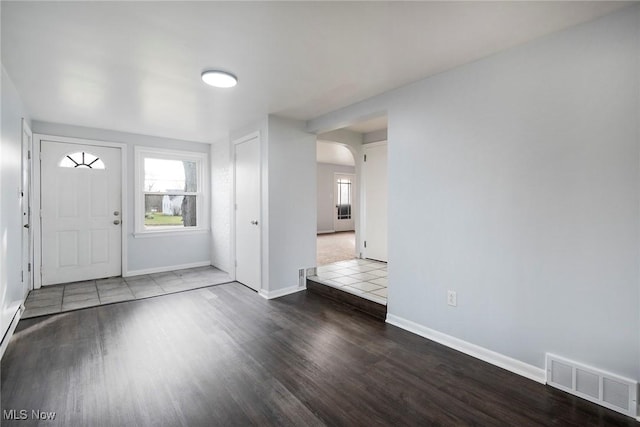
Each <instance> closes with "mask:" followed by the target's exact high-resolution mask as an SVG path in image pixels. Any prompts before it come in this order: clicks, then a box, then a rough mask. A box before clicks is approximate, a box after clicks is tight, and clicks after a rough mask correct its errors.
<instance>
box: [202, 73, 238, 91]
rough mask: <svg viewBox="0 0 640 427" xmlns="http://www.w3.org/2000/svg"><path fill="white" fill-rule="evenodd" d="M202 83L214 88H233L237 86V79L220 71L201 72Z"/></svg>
mask: <svg viewBox="0 0 640 427" xmlns="http://www.w3.org/2000/svg"><path fill="white" fill-rule="evenodd" d="M202 81H203V82H205V83H206V84H208V85H211V86H214V87H222V88H228V87H234V86H235V85H237V84H238V79H237V77H236V76H234V75H233V74H231V73H227V72H226V71H220V70H205V71H203V72H202Z"/></svg>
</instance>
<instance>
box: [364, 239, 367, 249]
mask: <svg viewBox="0 0 640 427" xmlns="http://www.w3.org/2000/svg"><path fill="white" fill-rule="evenodd" d="M364 247H365V248H366V247H367V241H366V240H365V241H364Z"/></svg>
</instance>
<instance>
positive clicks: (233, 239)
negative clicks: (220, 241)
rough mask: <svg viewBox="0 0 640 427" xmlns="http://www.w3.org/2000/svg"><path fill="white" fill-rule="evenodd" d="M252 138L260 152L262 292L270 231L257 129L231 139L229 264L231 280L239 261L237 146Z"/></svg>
mask: <svg viewBox="0 0 640 427" xmlns="http://www.w3.org/2000/svg"><path fill="white" fill-rule="evenodd" d="M252 139H257V140H258V149H259V152H260V156H259V157H260V162H259V165H258V167H259V168H260V170H259V173H258V175H259V176H260V182H259V187H260V213H259V218H258V221H259V222H260V242H259V245H258V250H259V251H260V265H259V266H258V268H259V269H260V272H259V277H260V284H259V286H258V293H261V292H262V291H263V290H264V289H265V285H266V282H265V274H267V270H268V266H267V265H266V263H265V262H264V256H265V249H264V242H265V239H264V236H265V235H266V234H267V233H268V228H267V227H268V226H267V224H266V221H265V213H264V212H263V211H264V210H263V208H262V207H263V205H262V203H263V201H264V196H263V194H262V191H263V186H262V183H263V181H264V180H263V176H262V173H263V172H264V171H263V167H262V154H263V153H262V140H261V139H260V131H255V132H251V133H249V134H247V135H245V136H243V137H240V138H237V139H235V140H233V141H231V153H230V154H231V155H230V157H231V182H232V183H231V195H230V196H231V205H230V209H229V211H230V221H229V223H230V224H231V233H230V234H231V239H230V240H231V241H230V245H229V246H230V255H231V256H230V259H229V262H230V263H231V265H230V266H229V276H230V278H231V280H236V268H237V262H236V239H237V236H236V146H237V145H238V144H242V143H243V142H247V141H251V140H252Z"/></svg>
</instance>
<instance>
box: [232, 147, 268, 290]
mask: <svg viewBox="0 0 640 427" xmlns="http://www.w3.org/2000/svg"><path fill="white" fill-rule="evenodd" d="M234 155H235V157H234V158H235V234H236V235H235V252H236V253H235V262H236V265H235V268H236V280H237V281H238V282H240V283H242V284H244V285H246V286H248V287H250V288H252V289H255V290H256V291H258V290H260V284H261V278H260V275H261V260H260V257H261V256H260V254H261V253H262V251H261V247H260V245H261V238H260V230H261V226H262V224H261V220H260V206H261V197H260V139H259V137H258V136H257V135H256V136H254V137H251V138H249V139H246V140H243V141H242V142H238V143H236V144H234Z"/></svg>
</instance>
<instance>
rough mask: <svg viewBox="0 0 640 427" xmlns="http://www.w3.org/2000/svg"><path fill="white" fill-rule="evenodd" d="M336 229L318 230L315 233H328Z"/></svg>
mask: <svg viewBox="0 0 640 427" xmlns="http://www.w3.org/2000/svg"><path fill="white" fill-rule="evenodd" d="M335 232H336V230H318V231H317V232H316V234H329V233H335Z"/></svg>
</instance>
